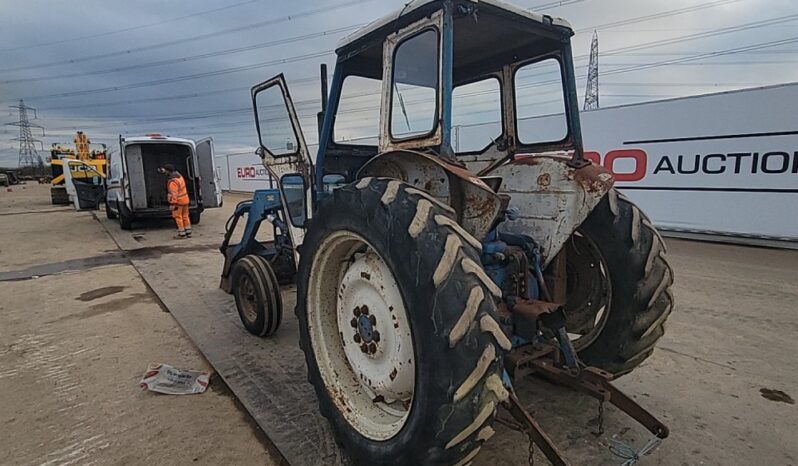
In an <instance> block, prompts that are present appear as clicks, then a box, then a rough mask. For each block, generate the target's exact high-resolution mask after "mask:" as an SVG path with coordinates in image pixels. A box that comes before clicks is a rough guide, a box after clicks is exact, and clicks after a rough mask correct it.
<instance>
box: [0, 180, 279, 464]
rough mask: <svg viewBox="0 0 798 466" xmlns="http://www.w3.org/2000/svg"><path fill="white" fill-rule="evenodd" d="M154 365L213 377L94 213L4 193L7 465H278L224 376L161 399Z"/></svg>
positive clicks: (0, 304) (2, 439) (43, 189)
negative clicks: (153, 381)
mask: <svg viewBox="0 0 798 466" xmlns="http://www.w3.org/2000/svg"><path fill="white" fill-rule="evenodd" d="M197 229H198V230H199V231H200V232H202V226H198V227H197ZM170 232H171V231H170ZM200 234H202V233H200ZM98 256H99V257H101V258H102V259H101V260H93V261H92V260H89V261H86V260H84V259H85V258H87V257H98ZM150 363H168V364H171V365H174V366H176V367H181V368H186V369H204V370H208V369H211V367H210V365H209V364H208V362H207V361H206V360H205V359H204V358H203V356H202V355H201V354H200V352H199V351H197V349H196V347H195V346H194V345H193V344H192V342H191V340H189V338H188V337H187V336H186V335H185V333H183V331H182V330H181V329H180V327H179V326H178V325H177V323H176V322H175V320H174V319H173V318H172V317H171V315H170V314H169V313H167V312H164V310H163V309H162V308H161V306H160V304H159V302H158V299H157V297H156V296H154V295H153V294H152V293H151V292H150V291H149V290H148V289H147V287H146V286H145V284H144V282H143V281H142V280H141V277H140V276H139V275H138V273H137V272H136V271H135V269H134V268H133V267H132V266H131V265H130V263H129V262H127V260H126V259H125V258H124V257H122V256H121V254H120V251H119V249H118V248H117V246H116V244H115V243H114V241H113V240H112V239H111V238H110V237H109V236H108V235H107V234H106V233H105V230H104V229H103V228H102V226H101V225H100V224H99V223H98V222H97V221H96V220H95V218H94V217H93V216H92V214H91V213H85V212H80V213H78V212H74V211H72V210H71V209H70V208H59V207H53V206H52V205H50V198H49V191H48V187H47V186H46V185H45V186H40V185H35V184H29V185H27V186H24V187H23V186H14V187H13V192H7V191H5V189H4V190H3V191H2V192H0V394H2V396H0V425H2V429H0V432H2V434H0V452H2V458H1V459H0V463H2V464H18V465H27V464H31V465H33V464H40V465H41V464H47V465H66V464H94V463H96V464H144V463H149V464H188V463H196V464H279V463H278V459H277V458H279V456H275V455H273V454H270V453H269V451H268V449H267V442H266V441H265V439H263V438H261V437H259V436H261V435H262V434H260V433H259V429H258V428H257V426H255V425H254V423H253V422H252V421H251V420H250V419H249V416H248V415H247V414H246V413H245V412H243V411H242V410H240V409H239V408H238V407H237V406H236V401H235V398H234V396H233V395H232V394H231V393H230V392H229V390H227V388H226V386H225V385H224V383H222V382H221V380H219V378H218V376H213V377H212V383H211V385H210V388H209V389H208V391H206V392H205V393H204V394H201V395H191V396H167V395H159V394H155V393H152V392H145V391H142V390H141V389H140V388H139V386H138V381H139V379H140V378H141V375H142V374H143V373H144V371H145V369H146V368H147V366H148V365H149V364H150Z"/></svg>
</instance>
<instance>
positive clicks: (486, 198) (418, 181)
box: [357, 150, 502, 239]
mask: <svg viewBox="0 0 798 466" xmlns="http://www.w3.org/2000/svg"><path fill="white" fill-rule="evenodd" d="M366 176H387V177H390V178H396V179H399V180H402V181H404V182H406V183H410V184H412V185H413V186H416V187H418V188H419V189H421V190H423V191H426V192H427V193H429V194H430V195H432V196H433V197H435V198H436V199H438V200H439V201H441V202H442V203H444V204H446V205H449V206H451V207H453V208H454V209H455V211H456V212H457V217H458V218H457V220H458V222H459V223H460V225H462V227H463V228H464V229H465V230H466V231H468V232H469V233H471V234H472V235H473V236H474V237H475V238H477V239H482V238H484V237H485V235H486V234H487V233H488V231H489V230H490V228H491V226H493V223H494V221H495V220H496V218H497V217H498V215H499V213H500V211H501V209H502V201H501V199H500V197H499V196H498V195H497V194H496V193H495V192H493V190H492V189H490V187H489V186H488V185H487V184H485V182H484V181H482V180H480V179H479V178H478V177H476V176H474V175H472V174H471V172H469V171H468V170H467V169H466V168H464V167H461V166H457V165H454V164H451V163H446V162H445V161H443V160H442V159H441V157H438V156H434V155H429V154H425V153H421V152H415V151H410V150H398V151H390V152H387V153H384V154H380V155H378V156H377V157H374V158H373V159H372V160H370V161H369V162H368V163H366V165H364V166H363V167H362V168H361V169H360V172H359V173H358V175H357V177H358V178H363V177H366Z"/></svg>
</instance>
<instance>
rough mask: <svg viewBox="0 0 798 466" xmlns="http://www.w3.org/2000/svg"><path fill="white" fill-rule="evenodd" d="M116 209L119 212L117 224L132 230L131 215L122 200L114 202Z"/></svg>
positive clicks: (124, 228)
mask: <svg viewBox="0 0 798 466" xmlns="http://www.w3.org/2000/svg"><path fill="white" fill-rule="evenodd" d="M116 211H117V212H119V226H120V227H121V228H122V229H123V230H132V229H133V215H132V214H131V213H130V211H129V210H128V209H127V206H126V205H125V203H124V202H122V203H120V202H119V201H117V203H116Z"/></svg>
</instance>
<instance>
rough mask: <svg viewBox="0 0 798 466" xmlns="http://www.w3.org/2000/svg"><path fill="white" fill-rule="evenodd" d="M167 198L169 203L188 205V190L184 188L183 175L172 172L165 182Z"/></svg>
mask: <svg viewBox="0 0 798 466" xmlns="http://www.w3.org/2000/svg"><path fill="white" fill-rule="evenodd" d="M166 191H167V199H168V200H169V204H172V205H188V204H189V202H190V201H189V199H188V190H187V189H186V181H185V180H184V179H183V176H182V175H181V174H180V173H178V172H174V173H173V174H172V175H171V176H170V177H169V181H167V182H166Z"/></svg>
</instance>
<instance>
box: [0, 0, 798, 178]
mask: <svg viewBox="0 0 798 466" xmlns="http://www.w3.org/2000/svg"><path fill="white" fill-rule="evenodd" d="M513 3H515V4H517V5H519V6H522V7H525V8H530V9H539V10H541V11H542V12H544V13H546V14H549V15H553V16H561V17H564V18H566V19H567V20H569V22H570V23H571V24H572V26H573V27H574V29H575V30H576V31H577V35H576V36H575V37H574V39H573V49H574V55H575V56H576V66H577V76H580V77H582V76H584V75H585V74H586V71H587V54H588V53H589V50H590V38H591V34H592V31H593V30H594V29H597V30H598V34H599V41H600V56H601V58H600V63H601V73H600V99H601V100H600V102H601V106H602V107H607V106H612V105H618V104H623V103H630V102H640V101H647V100H654V99H659V98H669V97H677V96H686V95H693V94H702V93H708V92H717V91H722V90H730V89H739V88H746V87H755V86H761V85H768V84H777V83H784V82H793V81H798V60H797V58H798V55H796V54H798V28H796V24H798V2H796V1H795V0H638V1H629V0H625V1H624V0H563V1H561V2H553V1H551V0H515V1H514V2H513ZM402 4H403V2H402V1H401V0H321V1H309V0H294V1H291V2H286V1H276V0H249V1H245V0H224V1H212V0H173V1H169V2H166V1H155V0H137V1H135V2H131V1H124V2H123V1H118V0H80V1H76V2H64V1H61V0H26V1H24V2H20V1H11V0H2V3H1V5H2V6H0V8H1V9H2V15H0V16H2V18H3V19H4V21H3V27H2V28H1V29H0V123H5V122H11V121H15V120H16V119H17V113H16V110H13V109H9V108H7V106H8V105H15V104H16V102H17V100H18V99H20V98H24V99H25V103H26V104H27V105H30V106H33V107H36V108H37V109H38V116H39V118H38V120H36V123H38V124H41V125H42V126H44V127H45V128H46V136H45V137H43V138H41V139H42V140H43V142H44V144H45V149H46V148H48V147H49V145H50V143H52V142H56V141H65V142H67V141H71V139H72V136H73V134H74V131H75V130H77V129H81V130H84V131H85V132H86V133H88V134H89V136H90V138H91V139H92V141H93V142H104V143H106V144H109V145H110V146H112V147H113V146H114V145H115V144H116V140H117V137H118V135H119V134H123V135H137V134H144V133H148V132H160V133H166V134H170V135H172V136H180V137H188V138H194V139H199V138H202V137H205V136H213V138H214V140H215V142H216V151H217V154H221V153H230V152H238V151H248V150H252V148H253V147H254V145H255V143H256V141H257V136H256V134H255V130H254V125H253V123H252V116H251V110H249V107H250V103H249V88H250V87H251V86H252V85H253V84H255V83H257V82H260V81H263V80H265V79H267V78H269V77H271V76H273V75H275V74H277V73H279V72H283V73H285V75H286V78H287V80H288V83H289V87H290V88H291V92H292V94H293V98H294V100H295V101H302V102H304V103H302V104H300V105H298V106H297V107H298V112H299V113H300V115H301V116H304V117H305V118H303V124H304V129H305V135H306V138H307V139H308V142H309V143H312V142H315V140H316V130H315V117H314V116H313V115H314V114H315V113H316V112H317V111H318V110H319V103H318V99H319V85H318V81H317V79H315V78H317V76H318V66H319V63H322V62H326V63H328V64H329V66H330V67H331V69H332V66H333V63H334V59H333V58H334V57H333V55H332V50H333V48H334V46H335V43H336V42H337V40H338V39H339V38H340V37H342V36H343V35H345V34H348V33H349V32H352V31H353V30H354V29H356V28H357V27H358V26H360V25H362V24H364V23H367V22H369V21H371V20H374V19H376V18H378V17H380V16H383V15H385V14H387V13H389V12H391V11H393V10H396V9H399V8H401V6H402ZM680 11H681V13H679V12H680ZM619 49H620V50H619ZM614 51H617V52H614ZM325 52H327V53H326V54H324V53H325ZM717 52H722V54H717ZM728 52H736V53H728ZM703 54H711V55H709V56H703ZM684 60H687V61H684ZM673 61H677V63H671V64H665V63H663V62H666V63H667V62H673ZM648 64H655V65H656V66H644V65H648ZM630 68H631V69H630ZM635 68H642V69H635ZM613 70H618V71H616V72H615V73H613ZM577 84H578V88H579V93H580V99H582V94H583V92H584V87H585V80H584V78H580V79H579V81H578V83H577ZM17 131H18V130H17V128H16V127H13V126H3V127H0V165H5V166H15V165H16V162H17V147H16V146H15V143H13V142H11V141H9V139H10V138H13V137H16V136H17V135H18V134H17ZM39 134H41V133H39ZM42 155H43V156H45V155H47V154H46V152H45V153H43V154H42Z"/></svg>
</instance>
